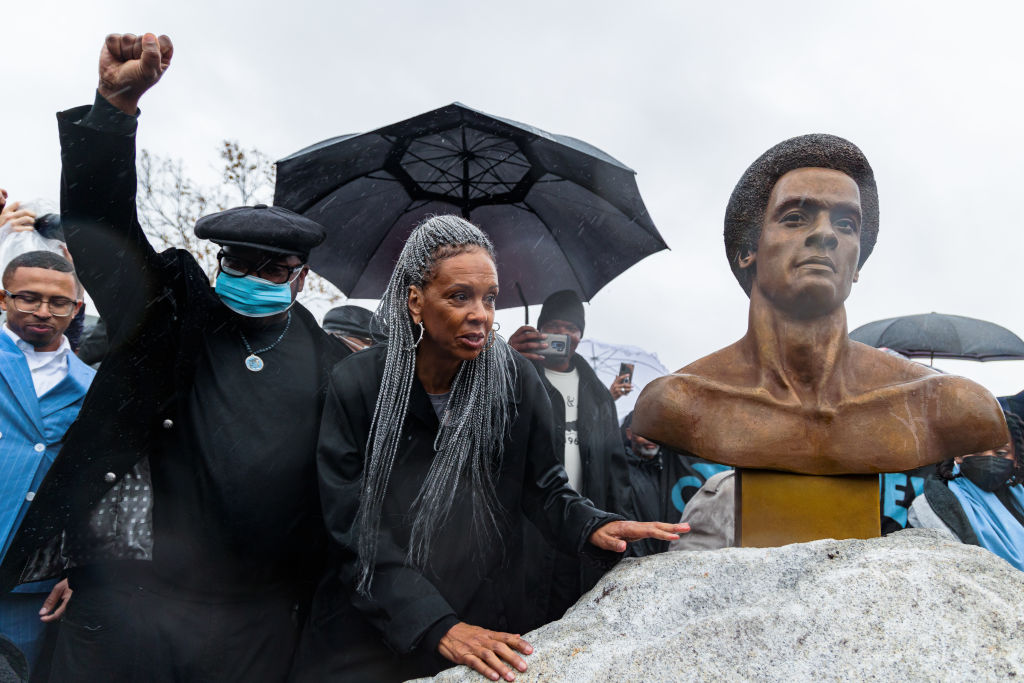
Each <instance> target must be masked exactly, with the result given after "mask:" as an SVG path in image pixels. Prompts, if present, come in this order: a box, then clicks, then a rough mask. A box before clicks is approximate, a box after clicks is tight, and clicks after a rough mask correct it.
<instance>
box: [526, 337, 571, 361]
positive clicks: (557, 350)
mask: <svg viewBox="0 0 1024 683" xmlns="http://www.w3.org/2000/svg"><path fill="white" fill-rule="evenodd" d="M543 341H545V342H547V345H548V347H547V348H546V349H537V350H536V351H534V353H536V354H537V355H539V356H547V357H548V358H568V357H569V335H567V334H549V335H548V338H547V339H544V340H543Z"/></svg>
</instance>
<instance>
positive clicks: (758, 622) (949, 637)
mask: <svg viewBox="0 0 1024 683" xmlns="http://www.w3.org/2000/svg"><path fill="white" fill-rule="evenodd" d="M526 638H527V640H528V641H530V643H531V644H532V645H533V646H534V654H533V655H531V656H529V657H527V658H526V660H527V663H528V665H529V670H528V671H527V672H526V673H524V674H518V675H517V676H516V680H517V681H563V680H564V681H609V680H611V681H627V680H628V681H669V680H671V681H684V680H758V681H782V680H785V681H792V680H826V681H852V680H878V681H888V680H972V681H977V680H986V681H987V680H1001V681H1005V680H1021V681H1024V572H1020V571H1017V570H1016V569H1014V568H1013V567H1011V566H1010V565H1009V564H1007V563H1006V562H1004V561H1003V560H1002V559H1001V558H999V557H997V556H996V555H993V554H992V553H990V552H988V551H987V550H983V549H981V548H978V547H975V546H967V545H961V544H958V543H953V542H950V541H946V540H943V539H942V538H941V537H940V536H939V535H938V534H937V533H935V532H931V531H925V530H916V529H915V530H907V531H903V532H899V533H897V534H893V535H890V536H887V537H885V538H880V539H872V540H869V541H834V540H824V541H816V542H814V543H800V544H795V545H790V546H784V547H781V548H770V549H756V548H728V549H725V550H715V551H705V552H675V553H666V554H663V555H656V556H654V557H648V558H644V559H641V560H626V561H623V562H622V563H620V564H619V566H618V567H616V568H615V569H614V570H613V571H612V572H610V573H609V574H608V575H607V576H605V577H604V579H602V581H601V582H600V583H598V584H597V586H596V587H595V588H594V590H592V591H590V592H589V593H588V594H587V595H585V596H583V598H581V599H580V601H579V602H578V603H577V604H576V605H575V606H574V607H572V608H571V609H570V610H569V611H568V612H567V613H566V615H565V616H564V617H563V618H562V619H561V620H560V621H557V622H554V623H551V624H547V625H546V626H543V627H541V628H539V629H537V630H536V631H533V632H532V633H530V634H528V635H527V636H526ZM435 680H438V681H483V680H486V679H484V678H483V677H482V676H480V675H479V674H476V673H474V672H472V671H470V670H468V669H466V668H463V667H457V668H454V669H449V670H447V671H444V672H442V673H440V674H438V675H437V676H436V677H435Z"/></svg>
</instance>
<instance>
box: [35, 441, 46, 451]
mask: <svg viewBox="0 0 1024 683" xmlns="http://www.w3.org/2000/svg"><path fill="white" fill-rule="evenodd" d="M33 448H35V449H36V453H42V452H43V451H45V450H46V446H44V445H43V444H41V443H37V444H36V445H35V446H33Z"/></svg>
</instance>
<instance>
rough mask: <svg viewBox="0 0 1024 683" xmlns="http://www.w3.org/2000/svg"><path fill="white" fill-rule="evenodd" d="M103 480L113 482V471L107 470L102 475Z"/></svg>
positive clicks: (115, 478)
mask: <svg viewBox="0 0 1024 683" xmlns="http://www.w3.org/2000/svg"><path fill="white" fill-rule="evenodd" d="M103 481H105V482H107V483H108V484H113V483H114V482H115V481H117V475H116V474H114V473H113V472H107V473H106V474H104V475H103Z"/></svg>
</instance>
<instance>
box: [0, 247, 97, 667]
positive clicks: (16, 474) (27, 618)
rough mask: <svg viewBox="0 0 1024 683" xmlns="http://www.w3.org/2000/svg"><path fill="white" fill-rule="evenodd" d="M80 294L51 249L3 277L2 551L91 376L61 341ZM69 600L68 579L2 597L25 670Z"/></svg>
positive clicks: (1, 625) (4, 619)
mask: <svg viewBox="0 0 1024 683" xmlns="http://www.w3.org/2000/svg"><path fill="white" fill-rule="evenodd" d="M78 291H79V287H78V282H77V280H76V279H75V273H74V269H73V268H72V266H71V263H70V262H68V261H67V260H66V259H64V258H63V257H61V256H58V255H56V254H53V253H50V252H48V251H30V252H28V253H25V254H22V255H20V256H18V257H16V258H14V259H13V260H12V261H11V262H10V263H9V264H8V265H7V267H6V268H5V269H4V271H3V292H0V308H2V309H3V310H4V311H5V312H6V313H7V322H6V324H4V325H3V327H2V328H0V541H2V543H3V545H2V550H3V553H6V552H7V547H8V545H9V544H10V542H11V539H12V538H13V537H14V532H15V531H17V529H18V525H19V524H20V523H21V520H22V518H23V517H24V516H25V512H26V511H27V510H28V507H29V504H30V503H31V502H32V499H33V498H34V497H35V491H36V489H37V488H38V486H39V484H40V483H42V481H43V477H44V476H46V472H47V470H48V469H49V468H50V464H51V463H52V462H53V460H54V458H55V457H56V456H57V451H59V450H60V446H61V441H62V440H63V438H64V432H65V431H67V428H68V427H69V426H70V425H71V423H72V422H74V420H75V418H76V417H77V416H78V411H79V409H80V408H81V407H82V400H83V399H84V398H85V394H86V391H88V389H89V384H90V383H91V382H92V378H93V376H94V375H95V374H96V371H95V370H93V369H92V368H90V367H89V366H88V365H86V364H85V363H83V362H81V361H80V360H78V358H77V357H76V356H75V355H74V354H73V353H72V352H71V348H70V346H69V345H68V340H67V339H66V338H65V337H64V331H65V330H66V329H67V327H68V325H69V324H70V323H71V320H72V318H74V315H75V313H77V312H78V309H79V308H81V305H82V303H81V301H80V300H79V297H78ZM0 557H2V555H0ZM47 594H49V598H47ZM69 595H70V591H69V590H67V582H66V581H62V582H60V583H59V584H56V585H54V582H53V581H45V582H37V583H28V584H23V585H21V586H19V587H18V588H16V589H15V590H14V591H13V592H11V593H8V594H7V595H0V633H2V634H3V635H4V636H6V637H7V638H9V639H10V640H12V641H13V642H14V644H15V645H17V646H18V647H19V648H20V649H21V651H22V652H23V653H24V654H25V656H26V658H27V659H28V661H29V664H30V666H35V665H36V664H37V662H36V660H37V659H38V657H39V653H40V650H41V647H42V641H43V636H44V629H45V627H46V622H50V621H54V620H56V619H57V618H59V617H60V614H61V613H62V612H63V609H64V605H65V604H66V600H67V597H68V596H69ZM44 600H45V601H46V603H47V605H46V609H45V610H44V609H42V608H43V603H44Z"/></svg>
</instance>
